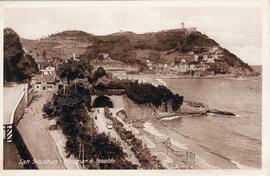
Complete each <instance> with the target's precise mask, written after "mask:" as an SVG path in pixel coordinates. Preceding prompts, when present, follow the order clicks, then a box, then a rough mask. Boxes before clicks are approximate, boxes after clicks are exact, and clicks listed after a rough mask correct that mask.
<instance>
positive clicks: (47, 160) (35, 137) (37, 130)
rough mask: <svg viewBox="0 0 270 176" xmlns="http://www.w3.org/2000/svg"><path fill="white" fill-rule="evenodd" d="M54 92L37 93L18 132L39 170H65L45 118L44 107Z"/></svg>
mask: <svg viewBox="0 0 270 176" xmlns="http://www.w3.org/2000/svg"><path fill="white" fill-rule="evenodd" d="M51 97H52V92H37V93H36V94H35V96H34V98H33V101H32V103H31V104H30V106H29V107H28V111H26V113H25V115H24V116H23V119H22V120H21V121H20V123H19V124H18V130H19V132H20V133H21V135H22V137H23V140H24V142H25V144H26V146H27V147H28V149H29V151H30V153H31V154H32V157H33V159H34V160H36V161H37V162H36V164H37V166H38V168H39V169H65V166H64V164H63V161H62V158H61V155H60V154H59V151H58V149H57V147H56V144H55V142H54V140H53V138H52V136H51V134H50V131H49V130H48V128H49V125H50V122H49V120H48V119H44V118H43V112H42V108H43V105H44V104H45V103H46V102H47V101H49V100H50V99H51Z"/></svg>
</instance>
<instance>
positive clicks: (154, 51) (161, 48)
mask: <svg viewBox="0 0 270 176" xmlns="http://www.w3.org/2000/svg"><path fill="white" fill-rule="evenodd" d="M21 42H22V45H23V47H24V48H25V49H26V51H27V52H29V53H30V54H32V55H33V56H34V57H36V58H37V60H38V61H40V62H43V61H48V60H54V59H56V58H58V59H63V60H65V59H69V58H71V57H72V53H73V51H75V50H76V54H77V56H80V58H81V59H86V60H89V61H96V60H102V59H104V58H102V57H101V55H108V56H109V59H110V61H113V60H117V61H120V63H122V68H123V67H124V66H127V65H132V66H134V67H135V66H136V68H140V70H141V71H147V70H149V69H150V68H149V66H147V62H151V63H153V64H166V65H169V66H170V67H173V66H179V64H181V63H182V64H183V63H184V64H185V65H188V66H190V65H194V67H196V68H199V67H205V68H207V69H206V71H205V74H204V75H207V74H229V75H232V76H238V75H247V76H250V75H256V74H257V73H256V72H255V71H254V70H253V69H252V68H251V67H250V66H249V65H248V64H247V63H244V62H243V61H242V60H241V59H240V58H238V57H237V56H235V55H234V54H232V53H231V52H230V51H228V50H226V49H225V48H222V47H221V46H220V45H219V44H218V43H217V42H216V41H214V40H213V39H210V38H209V37H207V36H206V35H204V34H202V33H200V32H199V31H196V30H189V29H172V30H165V31H160V32H151V33H144V34H136V33H134V32H130V31H123V32H118V33H113V34H110V35H106V36H95V35H92V34H88V33H86V32H82V31H64V32H60V33H57V34H52V35H50V36H48V37H46V38H41V39H39V40H27V39H21ZM118 65H119V64H118ZM119 67H120V68H121V64H120V66H119ZM194 70H195V71H196V69H194ZM197 70H199V69H197Z"/></svg>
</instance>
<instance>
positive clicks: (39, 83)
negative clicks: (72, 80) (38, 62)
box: [32, 74, 56, 91]
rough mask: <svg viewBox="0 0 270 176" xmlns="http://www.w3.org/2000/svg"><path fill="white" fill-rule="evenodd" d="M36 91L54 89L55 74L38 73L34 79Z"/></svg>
mask: <svg viewBox="0 0 270 176" xmlns="http://www.w3.org/2000/svg"><path fill="white" fill-rule="evenodd" d="M32 84H33V85H34V90H35V91H54V90H55V88H56V86H55V75H43V74H39V75H36V76H35V77H34V78H33V79H32Z"/></svg>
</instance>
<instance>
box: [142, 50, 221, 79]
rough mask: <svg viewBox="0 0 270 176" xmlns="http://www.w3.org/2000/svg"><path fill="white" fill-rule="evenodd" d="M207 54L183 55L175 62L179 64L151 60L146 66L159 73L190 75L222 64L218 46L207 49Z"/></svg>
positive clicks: (191, 53) (189, 53) (192, 53)
mask: <svg viewBox="0 0 270 176" xmlns="http://www.w3.org/2000/svg"><path fill="white" fill-rule="evenodd" d="M206 51H207V52H203V53H200V54H195V53H194V51H190V52H188V53H187V54H185V55H182V56H180V57H178V58H176V59H175V60H177V62H174V63H171V64H168V63H165V64H162V63H155V62H152V61H150V60H146V65H147V66H148V68H149V70H152V71H153V72H158V73H171V74H178V73H190V72H192V71H193V72H195V71H206V69H207V68H209V65H210V64H213V63H216V62H220V61H221V62H222V59H221V57H222V56H223V54H222V51H221V50H220V49H219V47H218V46H214V47H210V48H207V49H206Z"/></svg>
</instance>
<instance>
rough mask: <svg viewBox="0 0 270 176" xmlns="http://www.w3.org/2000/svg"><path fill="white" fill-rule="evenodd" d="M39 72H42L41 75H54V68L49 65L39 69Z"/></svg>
mask: <svg viewBox="0 0 270 176" xmlns="http://www.w3.org/2000/svg"><path fill="white" fill-rule="evenodd" d="M39 71H41V72H42V75H55V67H53V66H50V65H49V66H48V67H46V68H45V69H40V70H39Z"/></svg>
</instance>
